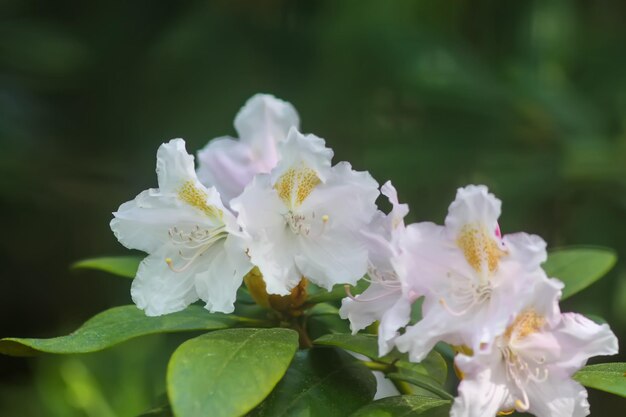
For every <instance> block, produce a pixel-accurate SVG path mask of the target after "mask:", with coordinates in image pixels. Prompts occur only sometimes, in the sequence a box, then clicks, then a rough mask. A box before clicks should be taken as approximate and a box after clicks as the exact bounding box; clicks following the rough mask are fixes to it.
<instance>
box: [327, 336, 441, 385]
mask: <svg viewBox="0 0 626 417" xmlns="http://www.w3.org/2000/svg"><path fill="white" fill-rule="evenodd" d="M315 344H317V345H322V346H335V347H340V348H342V349H346V350H349V351H351V352H355V353H360V354H361V355H364V356H367V357H368V358H370V359H372V360H375V361H378V362H383V363H389V364H390V363H393V364H394V365H395V366H396V367H397V368H399V372H400V373H403V372H406V371H409V372H416V373H419V374H423V375H428V376H430V377H431V378H433V379H434V380H435V381H436V382H437V383H439V384H443V383H445V381H446V377H447V375H448V366H447V364H446V361H445V359H443V357H442V356H441V355H440V354H439V353H438V352H436V351H434V350H433V351H432V352H430V353H429V354H428V356H427V357H426V358H424V360H423V361H422V362H420V363H412V362H409V361H408V360H407V358H406V354H402V353H399V352H397V351H392V352H391V353H390V354H388V355H386V356H384V357H382V358H379V357H378V341H377V336H374V335H367V334H356V335H350V334H328V335H324V336H322V337H320V338H319V339H317V340H315Z"/></svg>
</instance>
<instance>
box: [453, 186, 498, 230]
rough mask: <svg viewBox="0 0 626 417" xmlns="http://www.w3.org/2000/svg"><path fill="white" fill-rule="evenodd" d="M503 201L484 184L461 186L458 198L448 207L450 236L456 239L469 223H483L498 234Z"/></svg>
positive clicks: (457, 194)
mask: <svg viewBox="0 0 626 417" xmlns="http://www.w3.org/2000/svg"><path fill="white" fill-rule="evenodd" d="M501 206H502V202H501V201H500V200H498V199H497V198H496V197H494V195H493V194H491V193H489V190H488V189H487V187H485V186H484V185H468V186H466V187H464V188H459V189H458V190H457V193H456V199H455V200H454V202H452V204H450V207H449V209H448V216H447V217H446V229H447V230H448V233H449V236H450V237H451V238H452V239H454V240H456V238H457V236H458V235H459V233H460V232H461V231H462V229H463V227H464V226H466V225H469V224H473V225H476V224H478V225H481V226H483V227H485V228H486V230H488V231H489V232H490V233H491V232H493V234H494V236H495V235H496V230H497V229H498V217H500V212H501Z"/></svg>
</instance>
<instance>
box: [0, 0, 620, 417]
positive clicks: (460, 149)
mask: <svg viewBox="0 0 626 417" xmlns="http://www.w3.org/2000/svg"><path fill="white" fill-rule="evenodd" d="M625 22H626V3H625V2H623V1H618V0H615V1H610V0H595V1H593V2H590V1H583V0H580V1H565V0H555V1H550V2H547V1H540V0H536V1H502V0H471V1H470V0H450V1H441V0H440V1H411V2H409V1H395V2H383V1H332V0H327V1H288V0H274V1H269V0H268V1H232V0H231V1H215V2H206V1H179V2H169V1H161V2H157V1H147V0H143V1H105V0H99V1H95V0H94V1H68V0H65V1H54V2H50V1H34V0H0V204H1V205H0V207H1V208H0V215H1V220H0V224H1V229H0V230H1V231H2V234H1V235H0V236H1V238H0V265H1V271H2V273H1V276H0V277H1V278H0V336H9V335H11V336H36V337H44V336H53V335H58V334H62V333H64V332H67V331H71V330H73V329H74V328H75V327H76V326H77V325H78V324H80V323H82V322H83V321H84V320H85V319H87V318H88V317H90V316H92V315H93V314H95V313H97V312H99V311H101V310H103V309H106V308H108V307H110V306H113V305H120V304H127V303H129V302H130V295H129V291H128V288H129V281H127V280H124V279H122V278H114V277H110V276H106V275H104V274H100V273H96V272H93V273H85V272H83V273H76V272H72V271H70V270H69V265H70V264H71V263H72V262H73V261H75V260H77V259H81V258H86V257H92V256H99V255H105V254H111V255H116V254H127V253H128V252H127V251H126V250H125V249H124V248H122V247H121V246H120V245H119V244H118V243H117V242H116V240H115V239H114V237H113V235H112V233H111V232H110V229H109V226H108V222H109V220H110V218H111V212H112V211H113V210H115V209H116V208H117V206H118V205H119V204H120V203H122V202H124V201H126V200H129V199H130V198H132V197H134V196H135V195H136V194H137V193H138V192H139V191H141V190H143V189H145V188H148V187H153V186H156V176H155V173H154V166H155V153H156V149H157V147H158V145H159V144H160V143H162V142H164V141H167V140H168V139H170V138H173V137H183V138H185V139H186V140H187V144H188V145H187V146H188V149H189V151H190V152H195V151H196V150H198V149H199V148H200V147H202V146H203V145H204V144H205V143H206V142H207V141H208V140H209V139H211V138H213V137H216V136H221V135H225V134H235V132H234V130H233V127H232V120H233V118H234V116H235V114H236V112H237V110H238V109H239V107H240V106H241V105H243V103H244V102H245V100H246V99H247V98H248V97H250V96H251V95H253V94H254V93H257V92H267V93H272V94H275V95H276V96H277V97H280V98H283V99H285V100H288V101H290V102H292V103H293V104H294V106H295V107H296V108H297V109H298V111H299V113H300V116H301V119H302V127H303V130H304V131H305V132H314V133H316V134H317V135H319V136H321V137H323V138H326V140H327V142H328V145H329V146H331V147H333V148H334V149H335V152H336V159H335V160H336V161H339V160H344V159H345V160H349V161H351V162H352V163H353V165H354V166H355V167H356V168H357V169H360V170H365V169H367V170H370V171H371V172H372V174H373V175H374V176H375V177H376V178H377V179H378V180H379V182H381V183H382V182H384V181H385V180H387V179H392V181H393V182H394V184H395V185H396V187H397V188H398V190H399V193H400V197H401V199H402V200H404V201H407V202H409V203H410V206H411V214H410V220H411V221H421V220H433V221H437V222H441V221H443V218H444V216H445V214H446V208H447V206H448V204H449V203H450V202H451V201H452V199H453V197H454V193H455V189H456V188H457V187H459V186H462V185H465V184H468V183H484V184H487V185H488V186H489V187H490V188H491V189H492V191H493V192H495V193H496V194H497V195H498V196H499V197H500V198H501V199H502V200H503V216H502V218H501V226H502V230H503V231H504V232H505V233H506V232H511V231H520V230H524V231H528V232H532V233H537V234H540V235H541V236H543V237H544V238H545V239H546V240H547V241H548V243H549V245H550V246H553V247H554V246H562V245H572V244H594V245H604V246H609V247H612V248H615V249H616V250H617V251H618V253H619V254H620V255H622V258H624V259H626V257H625V256H624V254H626V225H625V224H624V223H625V221H626V190H625V187H626V49H625V43H626V24H625ZM563 309H564V310H577V311H580V312H583V313H588V314H595V315H598V316H601V317H604V318H605V319H606V320H607V321H608V322H609V323H610V324H611V326H612V328H613V329H614V330H615V331H616V333H618V336H619V337H620V340H622V341H626V263H624V262H623V261H620V262H619V263H618V265H617V267H616V268H615V269H614V270H613V271H612V272H611V274H610V275H609V276H608V277H606V278H605V279H603V280H602V281H600V282H598V283H596V284H595V285H593V287H591V288H590V289H589V290H588V291H586V292H584V293H581V294H578V295H576V296H575V297H573V298H572V299H571V300H568V301H567V302H565V303H564V305H563ZM177 337H178V336H168V337H150V338H146V339H142V340H141V341H136V342H130V343H127V344H125V345H123V346H121V347H119V348H116V349H113V350H111V351H108V352H104V353H100V354H93V355H85V356H77V357H63V358H54V357H52V358H51V357H43V358H41V359H28V360H26V359H17V358H9V357H0V415H1V416H3V417H4V416H10V417H12V416H20V417H21V416H63V417H65V416H88V417H109V416H116V415H121V416H133V415H135V414H137V413H138V412H140V411H142V409H144V408H145V407H147V405H148V404H149V403H150V401H152V400H153V399H154V397H155V395H156V394H158V393H159V392H162V391H163V373H164V368H165V363H166V362H165V361H166V357H167V354H168V352H169V351H171V349H173V347H174V346H175V345H176V342H177ZM623 359H624V356H623V355H622V360H623ZM590 395H591V403H592V410H594V413H593V414H594V415H596V416H600V415H609V413H610V412H611V410H613V411H614V410H616V409H619V407H621V408H622V409H623V407H624V405H625V404H624V401H623V399H619V398H617V397H612V396H609V395H605V394H602V393H598V392H590Z"/></svg>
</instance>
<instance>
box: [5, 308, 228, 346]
mask: <svg viewBox="0 0 626 417" xmlns="http://www.w3.org/2000/svg"><path fill="white" fill-rule="evenodd" d="M235 323H237V317H235V316H225V315H220V314H211V313H209V312H208V311H207V310H205V309H204V308H202V307H199V306H190V307H188V308H187V309H186V310H184V311H180V312H178V313H173V314H168V315H165V316H160V317H147V316H146V315H145V313H144V312H143V311H141V310H139V309H138V308H137V307H136V306H134V305H127V306H121V307H114V308H111V309H109V310H106V311H103V312H102V313H100V314H97V315H95V316H94V317H92V318H91V319H89V320H87V321H86V322H85V324H83V325H82V326H81V327H80V328H79V329H78V330H76V331H75V332H73V333H71V334H69V335H67V336H61V337H54V338H50V339H26V338H17V337H8V338H5V339H2V340H0V353H4V354H5V355H12V356H30V355H34V354H36V353H38V352H46V353H87V352H95V351H98V350H102V349H106V348H108V347H111V346H113V345H116V344H118V343H121V342H124V341H126V340H129V339H133V338H135V337H139V336H145V335H148V334H154V333H171V332H182V331H190V330H217V329H224V328H227V327H231V326H232V325H234V324H235Z"/></svg>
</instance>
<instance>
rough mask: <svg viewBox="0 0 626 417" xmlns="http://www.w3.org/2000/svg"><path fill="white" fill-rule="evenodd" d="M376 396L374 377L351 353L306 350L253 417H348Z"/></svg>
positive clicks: (295, 360) (299, 353) (297, 356)
mask: <svg viewBox="0 0 626 417" xmlns="http://www.w3.org/2000/svg"><path fill="white" fill-rule="evenodd" d="M375 393H376V379H375V378H374V375H373V374H372V373H371V372H370V371H369V369H367V368H366V367H364V366H363V365H361V364H360V363H359V362H358V361H357V360H355V359H354V358H353V357H352V356H350V355H348V354H347V353H345V352H342V351H340V350H336V349H309V350H302V351H299V352H298V353H297V354H296V357H295V358H294V361H293V363H292V364H291V366H290V367H289V370H288V371H287V373H286V374H285V377H284V378H283V380H282V381H280V382H279V383H278V385H277V386H276V389H275V390H274V391H273V392H272V394H271V395H270V396H269V397H267V399H266V400H265V401H264V402H263V403H262V404H261V405H260V406H259V407H258V408H257V409H255V410H254V411H253V412H252V413H251V414H250V417H290V416H312V417H313V416H323V417H344V416H347V415H349V414H350V413H352V412H353V411H355V410H357V409H359V408H360V407H362V406H363V405H365V404H367V403H369V402H370V401H371V400H372V398H373V397H374V394H375Z"/></svg>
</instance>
